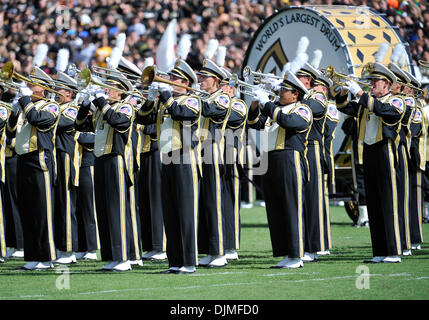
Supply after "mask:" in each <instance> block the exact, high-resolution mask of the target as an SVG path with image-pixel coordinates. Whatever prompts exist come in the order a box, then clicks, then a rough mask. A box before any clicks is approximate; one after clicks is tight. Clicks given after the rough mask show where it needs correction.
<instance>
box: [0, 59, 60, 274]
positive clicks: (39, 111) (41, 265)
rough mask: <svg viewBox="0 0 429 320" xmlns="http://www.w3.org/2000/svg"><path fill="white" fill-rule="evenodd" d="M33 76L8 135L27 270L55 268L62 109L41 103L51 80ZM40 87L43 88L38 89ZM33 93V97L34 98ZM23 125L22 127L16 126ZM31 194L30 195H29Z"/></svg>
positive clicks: (38, 71) (52, 103) (36, 73)
mask: <svg viewBox="0 0 429 320" xmlns="http://www.w3.org/2000/svg"><path fill="white" fill-rule="evenodd" d="M32 74H33V75H34V76H37V77H38V78H39V79H40V80H39V81H38V82H36V81H34V82H33V83H31V84H30V88H26V87H23V88H21V89H20V92H19V100H18V104H17V105H18V106H19V108H20V109H21V111H22V112H17V111H18V110H14V113H13V114H12V115H11V116H10V117H9V121H8V131H9V132H10V134H11V137H16V145H15V151H16V153H17V154H18V163H17V169H16V176H17V194H18V207H19V212H20V214H21V218H22V225H23V231H24V260H25V261H28V263H27V264H25V265H24V266H23V267H22V268H23V269H24V270H35V269H48V268H53V265H52V261H53V260H55V259H56V253H55V242H54V225H53V223H54V216H53V215H54V207H53V205H54V203H53V192H54V188H53V184H54V180H55V144H54V137H55V129H56V125H57V123H58V119H59V115H60V108H59V105H58V104H57V103H56V102H55V101H49V100H48V101H47V100H44V99H41V97H43V96H44V94H45V88H43V87H41V86H40V85H42V84H43V85H46V84H49V83H50V80H51V78H50V77H49V76H48V75H47V74H46V73H44V72H43V71H42V70H41V69H40V68H38V67H36V66H35V67H33V72H32ZM39 84H40V85H39ZM33 93H34V94H33ZM17 122H22V123H23V124H22V126H17ZM29 190H30V191H31V192H28V191H29Z"/></svg>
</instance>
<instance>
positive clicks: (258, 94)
mask: <svg viewBox="0 0 429 320" xmlns="http://www.w3.org/2000/svg"><path fill="white" fill-rule="evenodd" d="M252 93H253V95H254V96H255V100H256V101H258V102H259V103H260V104H261V105H262V106H264V105H265V104H266V103H267V102H269V101H270V98H269V96H268V93H267V92H266V91H264V90H262V89H261V88H258V89H255V90H253V92H252Z"/></svg>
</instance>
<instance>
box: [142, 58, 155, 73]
mask: <svg viewBox="0 0 429 320" xmlns="http://www.w3.org/2000/svg"><path fill="white" fill-rule="evenodd" d="M154 63H155V60H154V59H153V58H152V57H147V58H146V59H145V60H144V64H143V68H142V70H144V69H145V68H147V67H150V66H153V65H154Z"/></svg>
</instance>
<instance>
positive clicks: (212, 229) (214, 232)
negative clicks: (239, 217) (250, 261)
mask: <svg viewBox="0 0 429 320" xmlns="http://www.w3.org/2000/svg"><path fill="white" fill-rule="evenodd" d="M213 150H214V155H213V159H214V160H213V163H212V164H210V163H203V165H202V175H203V177H202V179H201V186H200V204H199V206H200V209H199V210H200V214H199V217H200V220H199V226H198V250H199V252H200V253H206V254H210V255H221V256H222V255H224V254H225V241H226V229H225V224H224V220H225V217H224V210H225V204H224V194H225V189H224V188H225V185H224V177H223V175H224V174H225V173H224V170H225V168H224V165H223V164H220V162H219V160H220V158H219V157H218V155H219V153H218V152H217V148H216V147H214V148H213Z"/></svg>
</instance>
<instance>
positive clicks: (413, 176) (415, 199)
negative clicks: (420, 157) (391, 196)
mask: <svg viewBox="0 0 429 320" xmlns="http://www.w3.org/2000/svg"><path fill="white" fill-rule="evenodd" d="M408 169H409V171H408V173H409V177H410V191H409V194H410V210H409V218H410V220H409V233H410V235H409V239H410V243H411V244H420V243H422V242H423V232H422V221H423V220H422V219H423V213H424V195H423V175H424V171H422V170H420V168H417V167H416V166H415V165H412V164H410V166H409V167H408Z"/></svg>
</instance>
